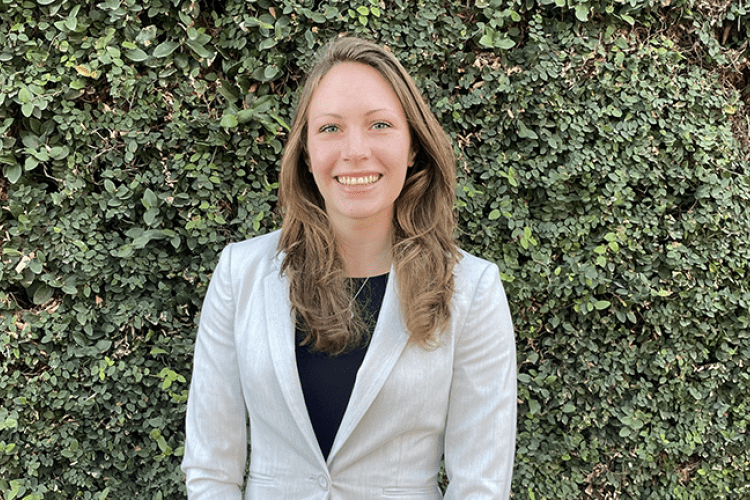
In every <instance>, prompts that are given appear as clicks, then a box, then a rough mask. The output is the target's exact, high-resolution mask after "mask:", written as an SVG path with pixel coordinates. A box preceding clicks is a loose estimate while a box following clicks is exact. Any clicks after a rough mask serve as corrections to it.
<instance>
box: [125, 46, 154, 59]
mask: <svg viewBox="0 0 750 500" xmlns="http://www.w3.org/2000/svg"><path fill="white" fill-rule="evenodd" d="M125 57H127V58H128V59H130V60H131V61H134V62H143V61H145V60H146V59H148V54H146V53H145V52H144V51H142V50H141V49H133V50H129V51H128V52H126V53H125Z"/></svg>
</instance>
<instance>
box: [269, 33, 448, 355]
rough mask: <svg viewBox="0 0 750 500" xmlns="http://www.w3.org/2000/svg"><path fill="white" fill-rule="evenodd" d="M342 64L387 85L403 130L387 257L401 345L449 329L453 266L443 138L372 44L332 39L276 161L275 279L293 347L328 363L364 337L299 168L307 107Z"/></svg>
mask: <svg viewBox="0 0 750 500" xmlns="http://www.w3.org/2000/svg"><path fill="white" fill-rule="evenodd" d="M342 62H356V63H360V64H366V65H368V66H371V67H372V68H374V69H376V70H377V71H378V72H379V73H380V74H381V75H382V76H383V78H385V80H386V81H388V82H389V83H390V85H391V87H392V88H393V91H394V92H395V94H396V96H397V97H398V99H399V101H400V103H401V106H402V107H403V109H404V113H405V115H406V119H407V122H408V123H409V128H410V133H411V139H412V149H413V150H414V152H415V153H416V157H415V163H414V165H413V166H412V167H410V168H409V169H408V171H407V176H406V181H405V183H404V187H403V190H402V191H401V194H400V195H399V197H398V198H397V200H396V202H395V204H394V220H393V242H392V249H391V257H392V259H393V265H394V271H395V278H396V282H397V284H398V292H399V302H400V309H401V314H402V315H403V318H404V321H405V323H406V327H407V329H408V331H409V338H410V341H412V342H416V343H418V344H419V345H421V346H423V347H425V348H428V347H430V346H433V345H435V343H436V341H437V340H438V336H439V335H440V333H441V332H442V331H443V330H444V329H445V327H446V326H447V324H448V322H449V321H450V315H451V313H450V302H451V298H452V297H453V268H454V266H455V264H456V262H458V260H459V258H460V254H459V251H458V247H457V246H456V243H455V241H454V239H453V229H454V223H455V222H454V214H453V202H454V196H455V194H454V189H455V163H456V160H455V156H454V154H453V148H452V146H451V143H450V140H449V139H448V137H447V135H446V134H445V131H444V130H443V128H442V127H441V126H440V124H439V123H438V121H437V119H436V118H435V116H434V115H433V114H432V112H431V111H430V109H429V107H428V106H427V104H426V103H425V102H424V100H423V98H422V96H421V94H420V93H419V90H418V89H417V87H416V85H415V84H414V81H413V80H412V79H411V77H410V76H409V74H408V73H407V72H406V70H405V69H404V68H403V67H402V66H401V64H400V63H399V62H398V60H397V59H396V58H395V57H394V56H393V55H392V54H391V53H390V52H388V51H386V50H385V49H383V48H381V47H380V46H378V45H376V44H374V43H372V42H369V41H366V40H362V39H359V38H351V37H343V38H338V39H334V40H333V41H332V42H331V43H330V44H329V45H328V46H327V47H326V49H325V50H324V51H323V53H322V55H321V57H320V58H319V59H318V61H317V63H316V64H315V66H314V67H313V69H312V71H311V72H310V73H309V75H308V77H307V80H306V82H305V86H304V88H303V90H302V94H301V95H300V98H299V102H298V104H297V110H296V114H295V117H294V120H293V122H292V126H291V129H290V132H289V138H288V140H287V144H286V150H285V152H284V156H283V158H282V160H281V173H280V180H279V184H280V185H279V205H280V207H281V209H282V211H283V223H282V229H281V239H280V241H279V246H278V250H279V251H283V252H285V253H286V255H285V256H284V260H283V264H282V272H283V273H285V274H286V276H287V278H288V279H289V284H290V290H289V296H290V300H291V303H292V309H293V312H294V313H295V315H296V317H297V320H298V328H301V329H302V330H303V331H304V333H305V336H304V338H303V339H302V344H309V345H310V346H311V347H312V348H313V349H314V350H317V351H324V352H328V353H330V354H332V355H336V354H339V353H342V352H344V351H346V350H348V349H349V348H352V347H354V346H357V345H360V344H361V343H362V342H363V341H364V340H366V336H367V331H366V328H365V327H364V322H363V320H362V317H361V313H360V312H358V311H355V314H353V315H352V308H351V306H352V295H353V290H351V289H350V288H349V286H347V279H346V273H345V270H344V263H343V260H342V258H341V256H340V255H339V253H338V251H337V248H336V242H335V235H334V231H333V228H332V226H331V224H330V221H329V219H328V216H327V215H326V211H325V204H324V201H323V197H322V196H321V194H320V192H319V191H318V188H317V186H316V184H315V180H314V179H313V176H312V174H311V173H310V172H309V170H308V167H307V164H306V161H307V160H306V154H307V153H306V142H307V119H308V113H309V107H310V101H311V100H312V97H313V94H314V92H315V90H316V89H317V87H318V85H319V84H320V81H321V80H322V79H323V77H324V76H325V75H326V73H328V71H329V70H330V69H331V68H333V67H334V66H335V65H337V64H339V63H342Z"/></svg>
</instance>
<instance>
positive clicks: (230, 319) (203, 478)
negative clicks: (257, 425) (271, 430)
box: [182, 245, 247, 500]
mask: <svg viewBox="0 0 750 500" xmlns="http://www.w3.org/2000/svg"><path fill="white" fill-rule="evenodd" d="M230 262H231V245H230V246H228V247H227V248H225V249H224V251H223V252H222V254H221V258H220V259H219V263H218V265H217V266H216V269H215V271H214V274H213V276H212V278H211V283H210V285H209V287H208V292H207V293H206V298H205V299H204V301H203V308H202V310H201V318H200V325H199V327H198V336H197V339H196V344H195V357H194V361H193V377H192V380H191V383H190V394H189V396H188V408H187V418H186V424H185V432H186V439H185V456H184V458H183V460H182V470H183V471H185V473H186V474H187V490H188V498H189V499H190V500H214V499H215V500H235V499H236V500H240V498H241V492H240V489H241V487H242V483H243V479H244V471H245V459H246V457H247V439H246V417H245V414H246V411H245V403H244V399H243V396H242V388H241V385H240V376H239V369H238V363H237V352H236V347H235V342H234V331H233V329H234V328H233V327H234V315H235V304H234V299H233V296H232V270H231V267H230Z"/></svg>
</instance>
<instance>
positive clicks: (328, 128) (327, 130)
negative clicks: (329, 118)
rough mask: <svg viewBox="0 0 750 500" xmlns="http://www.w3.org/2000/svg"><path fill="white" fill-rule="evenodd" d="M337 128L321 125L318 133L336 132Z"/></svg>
mask: <svg viewBox="0 0 750 500" xmlns="http://www.w3.org/2000/svg"><path fill="white" fill-rule="evenodd" d="M338 130H339V128H338V127H337V126H336V125H323V126H322V127H320V129H319V131H320V132H328V133H330V132H338Z"/></svg>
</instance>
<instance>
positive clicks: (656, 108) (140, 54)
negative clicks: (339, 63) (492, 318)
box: [0, 0, 750, 500]
mask: <svg viewBox="0 0 750 500" xmlns="http://www.w3.org/2000/svg"><path fill="white" fill-rule="evenodd" d="M727 3H728V5H726V6H724V7H717V6H712V5H711V3H710V2H695V1H691V0H673V1H672V2H668V1H662V0H631V1H629V2H621V1H618V0H592V1H587V2H584V1H579V0H537V1H535V0H477V1H476V2H475V3H474V2H468V3H467V2H461V1H457V0H453V1H437V0H418V1H406V0H387V1H385V0H384V1H381V2H375V1H369V0H355V1H353V2H347V3H345V4H342V3H339V2H336V1H326V0H323V1H315V2H313V1H312V0H308V1H304V0H283V1H279V2H270V1H268V0H247V1H244V2H243V1H240V0H229V1H226V2H220V1H218V0H203V1H197V0H193V1H190V0H184V1H183V0H144V1H136V0H101V1H96V2H90V1H85V0H84V1H72V0H36V1H31V0H24V1H22V0H0V88H1V89H2V90H1V91H0V134H1V135H2V143H1V145H2V148H1V149H0V163H1V164H2V168H3V176H2V177H0V245H2V268H1V270H0V283H2V286H1V287H0V290H1V291H0V309H2V326H1V327H0V401H1V402H2V403H1V406H0V498H2V499H3V500H13V499H24V500H32V499H37V500H38V499H45V500H46V499H66V500H67V499H71V498H82V499H104V498H116V499H120V498H149V499H161V498H179V497H182V496H184V486H183V484H182V473H181V472H180V471H179V469H178V465H179V462H180V460H181V455H182V446H183V439H184V431H183V418H184V410H185V401H186V398H187V389H188V384H189V377H190V370H191V359H192V346H193V339H194V336H195V325H196V318H197V314H198V312H199V308H200V304H201V301H202V298H203V295H204V293H205V290H206V286H207V284H208V280H209V278H210V273H211V271H212V269H213V266H214V265H215V263H216V261H217V259H218V254H219V251H220V250H221V248H222V247H223V246H224V245H225V244H226V243H227V242H229V241H236V240H240V239H243V238H247V237H250V236H252V235H255V234H260V233H264V232H267V231H270V230H272V229H275V228H277V227H279V224H280V219H279V218H278V216H277V215H276V214H275V206H276V195H275V193H276V187H277V168H278V165H279V159H280V154H281V150H282V146H283V143H284V139H285V134H286V131H287V128H288V126H287V124H288V123H290V120H291V116H290V114H291V111H292V109H293V105H294V101H295V95H296V94H295V92H296V89H297V88H298V86H299V83H300V81H301V76H302V74H303V71H304V68H305V67H306V66H307V65H308V64H309V62H310V61H311V60H312V57H313V54H314V53H315V51H316V50H317V49H318V48H319V47H320V45H321V44H322V43H324V42H325V41H326V40H328V39H329V38H330V37H331V36H332V35H334V34H335V33H339V32H349V33H353V34H359V35H362V36H367V37H369V38H373V39H376V40H377V41H379V42H381V43H387V44H388V45H389V46H390V48H391V50H392V51H393V52H394V53H395V54H396V55H397V56H398V57H399V59H400V60H401V61H403V63H404V65H405V66H406V67H407V69H408V70H409V71H410V72H411V73H412V74H413V75H414V76H415V78H416V80H417V81H418V84H419V86H420V87H421V88H422V89H423V91H424V94H425V96H426V97H427V98H428V99H429V101H430V103H431V105H432V107H433V109H434V111H435V113H436V114H437V116H438V117H439V119H440V120H441V122H442V123H443V125H444V126H445V128H446V130H447V131H448V132H449V133H450V134H451V136H452V138H453V139H454V143H455V149H456V153H457V155H458V157H459V171H458V176H459V183H460V185H459V187H458V191H457V194H458V201H457V212H458V215H459V221H460V223H459V237H460V241H461V244H462V246H463V247H464V248H466V249H467V250H469V251H472V252H474V253H476V254H478V255H481V256H484V257H485V258H488V259H490V260H493V261H495V262H497V263H498V264H499V266H500V268H501V272H502V274H503V278H504V280H505V283H506V288H507V292H508V295H509V299H510V302H511V306H512V312H513V316H514V320H515V326H516V331H517V339H518V360H519V422H518V431H519V434H518V453H517V459H516V468H515V477H514V484H513V491H514V498H523V499H530V500H541V499H649V500H651V499H654V500H656V499H691V500H692V499H716V498H731V499H735V498H743V497H746V496H750V473H748V470H750V454H749V452H748V446H747V442H748V435H747V426H748V413H749V411H750V410H749V408H748V398H747V394H748V393H750V380H749V379H750V375H748V367H747V364H748V359H750V333H749V328H748V327H749V326H750V315H749V314H748V301H750V286H749V284H750V283H749V280H748V278H747V274H748V264H747V263H748V261H749V260H750V244H749V243H750V212H749V209H748V206H749V205H748V198H749V197H750V182H749V177H748V171H749V170H748V163H747V153H748V148H747V144H748V141H747V138H748V132H747V130H748V122H749V120H748V112H747V108H746V105H745V102H744V99H745V98H746V96H745V94H743V93H742V90H743V89H744V86H745V85H746V84H747V81H748V78H749V77H748V76H747V75H748V74H750V71H748V69H747V68H748V64H749V63H748V61H747V57H746V53H745V52H743V51H744V50H745V48H746V46H747V40H748V35H749V32H748V30H749V29H750V14H748V12H747V10H745V8H743V7H742V6H741V5H739V4H737V3H729V2H727Z"/></svg>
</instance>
